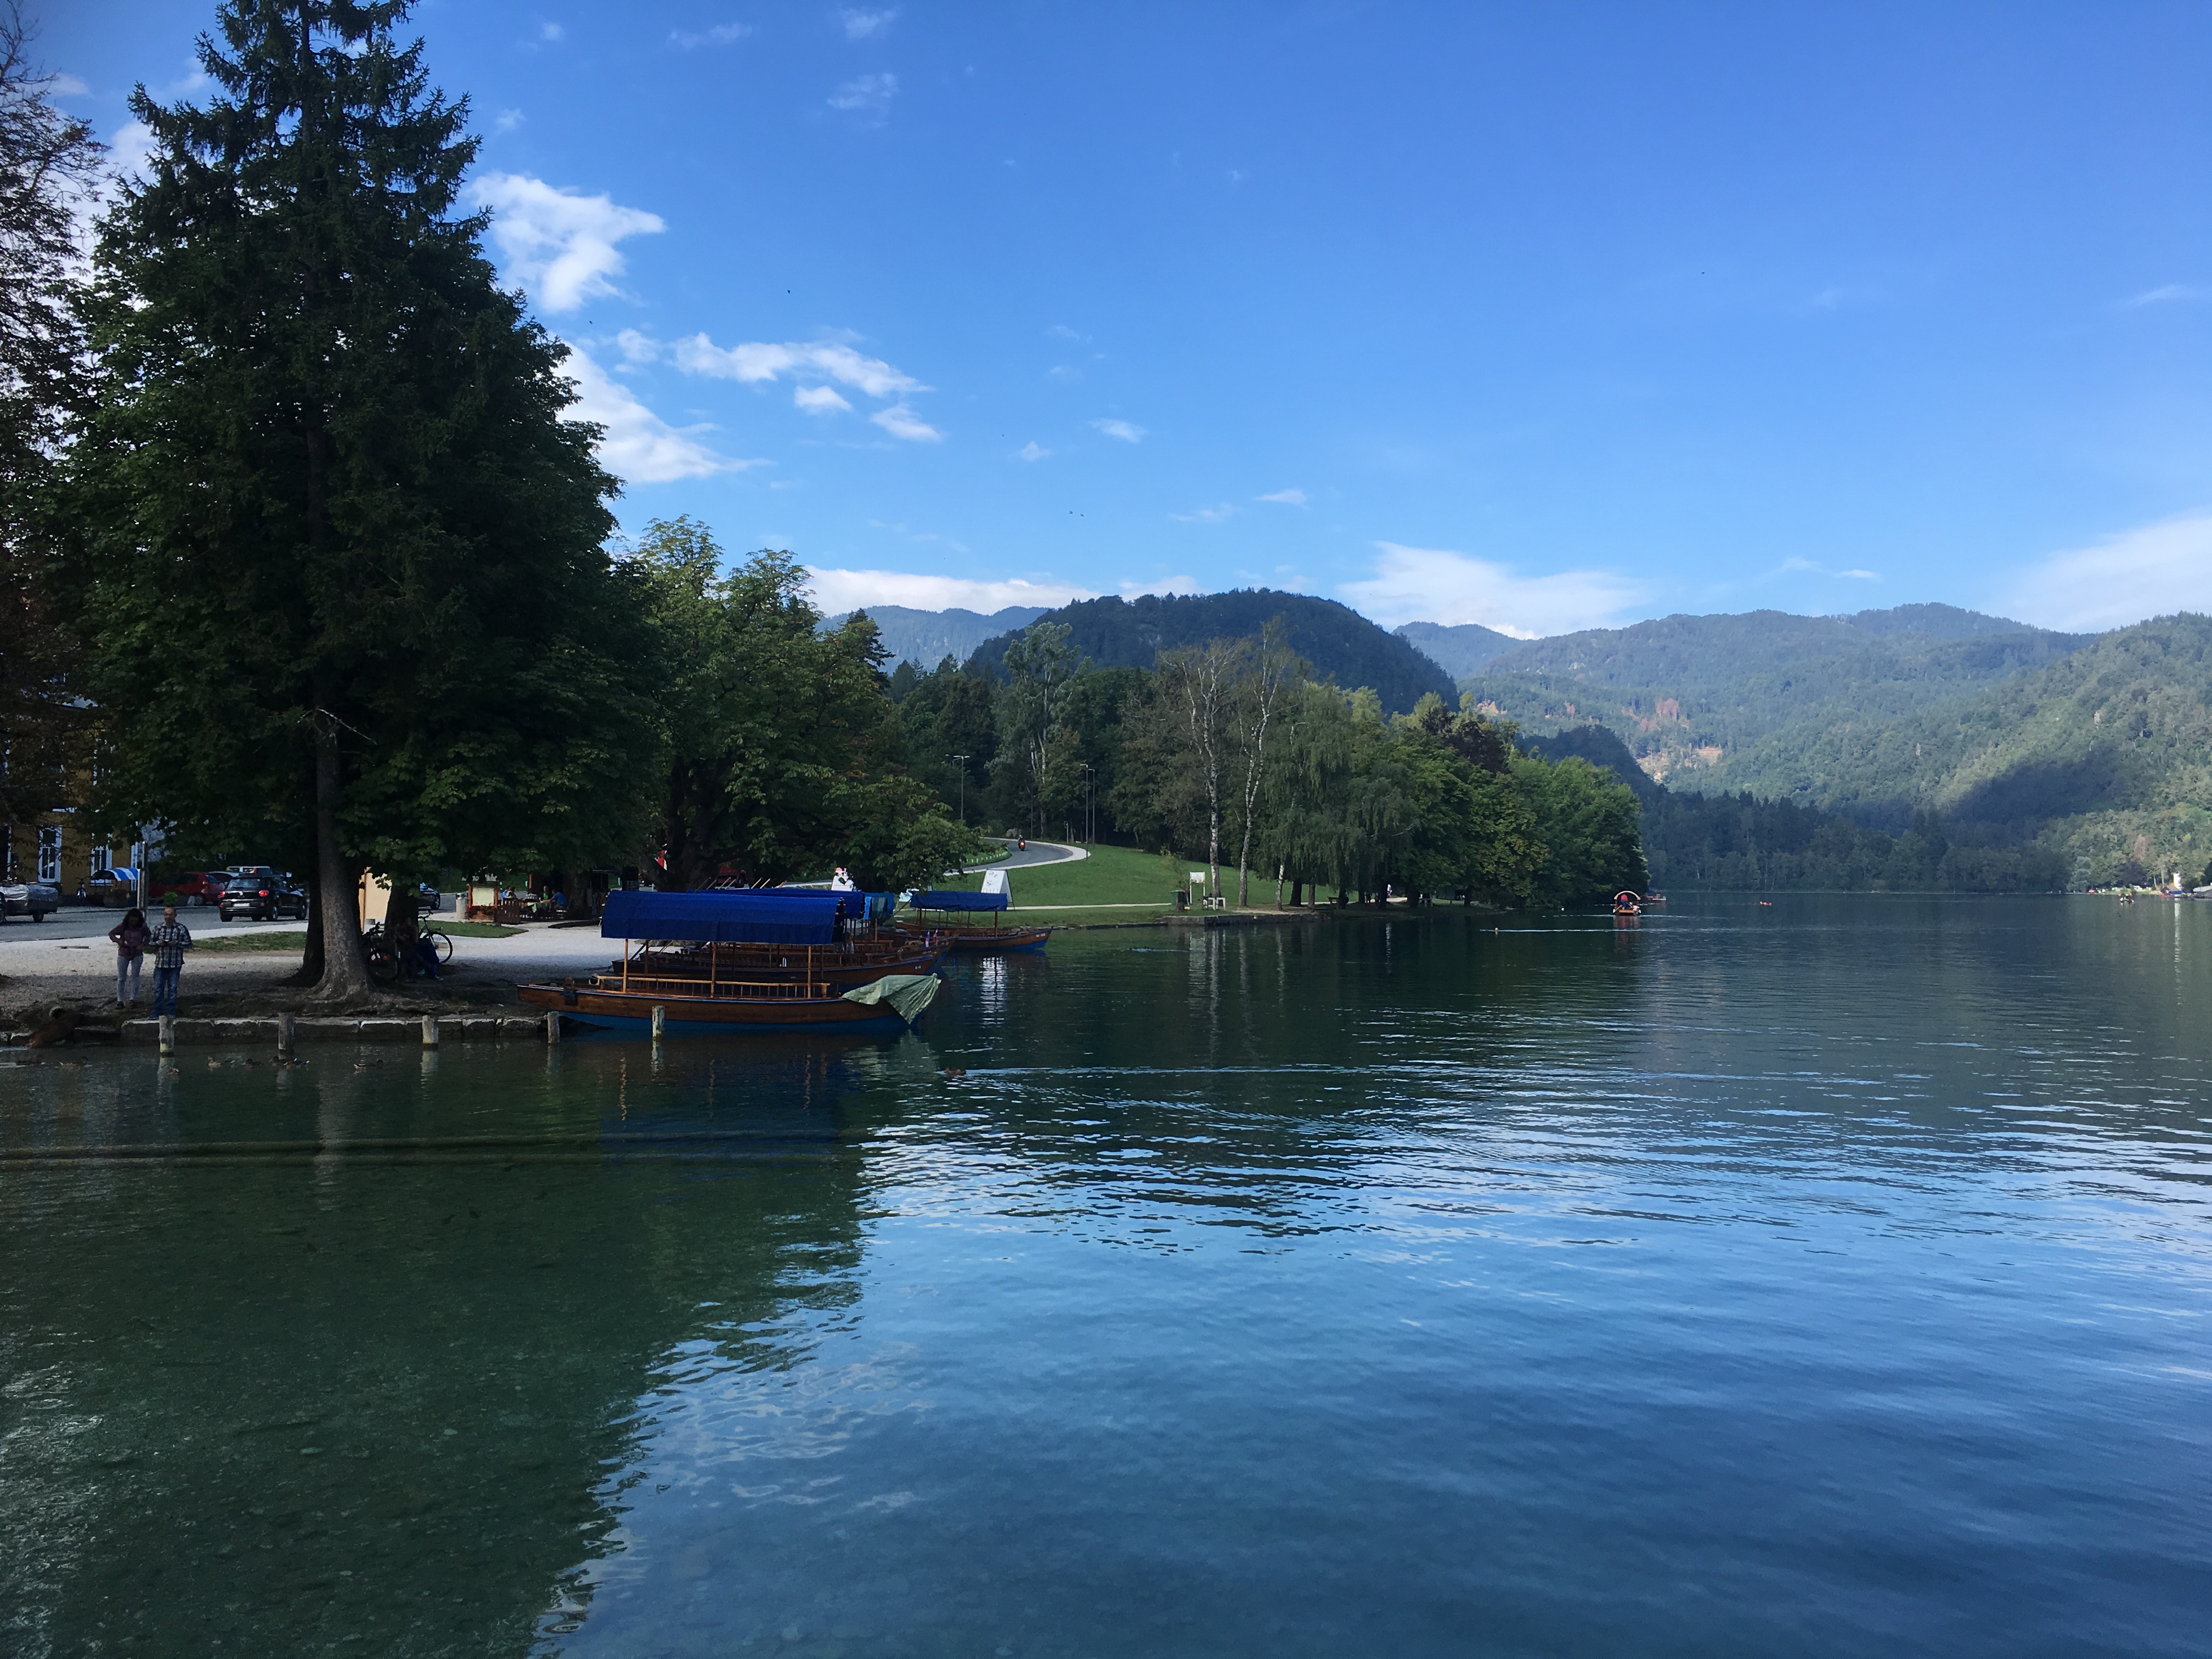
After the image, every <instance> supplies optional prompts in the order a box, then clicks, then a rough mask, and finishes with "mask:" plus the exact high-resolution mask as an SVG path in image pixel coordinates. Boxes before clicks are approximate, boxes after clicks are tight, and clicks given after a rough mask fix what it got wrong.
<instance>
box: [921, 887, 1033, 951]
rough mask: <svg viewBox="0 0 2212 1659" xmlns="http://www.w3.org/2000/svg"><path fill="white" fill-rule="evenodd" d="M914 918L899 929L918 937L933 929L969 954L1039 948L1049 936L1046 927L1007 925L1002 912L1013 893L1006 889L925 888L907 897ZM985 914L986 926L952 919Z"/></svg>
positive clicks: (952, 944)
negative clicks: (997, 891)
mask: <svg viewBox="0 0 2212 1659" xmlns="http://www.w3.org/2000/svg"><path fill="white" fill-rule="evenodd" d="M907 902H908V903H909V904H911V905H912V906H913V907H914V909H915V921H912V922H902V923H900V924H898V926H899V928H900V931H901V932H902V933H906V934H908V936H909V937H913V938H920V937H921V936H922V935H923V934H925V933H937V934H939V936H941V937H942V938H943V939H945V943H946V945H947V946H948V947H949V948H951V949H952V950H955V951H961V952H962V953H963V954H968V955H979V954H980V955H997V954H1002V953H1004V952H1006V951H1042V949H1044V942H1045V941H1046V940H1047V939H1050V938H1051V937H1052V929H1051V928H1049V927H1007V926H1006V922H1005V915H1006V909H1007V908H1008V907H1009V906H1010V905H1011V904H1012V897H1011V896H1009V895H1007V894H1005V893H966V892H957V891H952V890H946V889H944V888H933V889H926V890H923V891H921V892H918V893H915V895H914V896H912V897H911V898H909V899H908V901H907ZM973 915H989V916H990V918H991V923H990V925H989V926H988V927H982V926H979V925H977V924H975V923H974V922H965V923H963V922H960V921H953V920H951V918H952V917H955V916H973Z"/></svg>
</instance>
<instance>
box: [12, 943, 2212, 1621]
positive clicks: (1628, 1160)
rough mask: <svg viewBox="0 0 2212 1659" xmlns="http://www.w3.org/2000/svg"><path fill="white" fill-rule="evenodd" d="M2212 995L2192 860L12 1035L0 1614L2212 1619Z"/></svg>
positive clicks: (44, 1617) (213, 1617) (112, 1617)
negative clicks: (45, 1050) (2136, 868)
mask: <svg viewBox="0 0 2212 1659" xmlns="http://www.w3.org/2000/svg"><path fill="white" fill-rule="evenodd" d="M2208 1012H2212V907H2204V906H2184V907H2180V908H2179V913H2178V914H2177V913H2176V911H2174V910H2172V909H2170V908H2165V907H2156V906H2137V907H2135V908H2132V909H2128V910H2123V909H2120V908H2118V907H2112V906H2108V905H2106V904H2102V903H2100V902H2095V901H2089V900H2078V899H2077V900H2071V901H2063V902H2062V901H2048V902H2042V901H2020V902H1983V903H1972V902H1933V901H1917V900H1881V899H1857V900H1844V899H1791V900H1784V901H1782V902H1779V903H1778V905H1776V906H1775V907H1774V908H1757V907H1755V906H1753V905H1750V904H1748V903H1735V902H1723V901H1707V902H1703V903H1695V904H1686V905H1678V906H1677V907H1676V908H1675V909H1674V913H1673V914H1670V915H1660V916H1654V917H1650V918H1647V919H1646V920H1645V921H1644V923H1643V924H1642V925H1641V926H1640V927H1636V928H1634V929H1615V928H1614V927H1613V926H1612V925H1611V923H1610V921H1609V919H1607V920H1605V921H1598V922H1595V923H1592V922H1589V921H1554V922H1552V923H1531V922H1524V923H1522V924H1520V926H1519V927H1517V928H1516V927H1513V926H1511V925H1510V924H1509V925H1506V926H1505V927H1504V929H1503V931H1500V932H1499V933H1495V934H1493V933H1491V932H1490V931H1489V929H1488V927H1477V926H1475V925H1474V924H1473V923H1471V922H1470V921H1468V920H1466V919H1464V918H1461V917H1457V916H1437V917H1433V918H1430V919H1426V920H1424V921H1418V922H1406V921H1393V922H1389V923H1383V922H1381V921H1367V922H1352V923H1347V924H1344V925H1340V926H1333V925H1322V926H1319V927H1291V928H1285V929H1269V930H1265V931H1255V932H1251V933H1243V932H1237V933H1231V932H1226V931H1218V932H1212V933H1204V934H1200V935H1195V936H1184V935H1171V934H1165V933H1158V932H1133V933H1101V934H1091V935H1079V936H1067V937H1064V938H1063V939H1060V940H1057V941H1055V942H1054V945H1053V946H1052V949H1051V951H1050V953H1049V955H1048V957H1044V958H1042V959H1037V960H1030V961H1020V960H1017V961H1012V962H1006V963H983V964H978V965H974V966H969V967H963V969H961V970H960V972H959V975H958V976H957V983H956V985H955V987H953V990H952V991H951V994H949V995H948V996H947V997H945V998H943V999H940V1001H939V1006H938V1008H937V1010H936V1011H934V1012H933V1013H932V1015H931V1016H930V1017H929V1019H928V1021H927V1022H926V1024H925V1031H924V1034H923V1036H921V1037H919V1038H910V1039H907V1040H904V1041H902V1042H898V1043H896V1044H889V1045H854V1046H851V1047H842V1048H841V1047H834V1046H833V1047H829V1048H823V1047H822V1046H820V1045H811V1046H810V1045H806V1044H802V1043H797V1042H793V1043H789V1044H785V1043H775V1042H771V1043H768V1044H758V1043H756V1044H753V1045H735V1046H732V1045H710V1044H690V1045H687V1044H671V1045H670V1046H669V1048H668V1049H667V1050H666V1052H665V1054H664V1055H663V1056H662V1058H661V1059H660V1060H659V1062H658V1063H656V1062H655V1061H654V1060H653V1059H652V1057H651V1056H650V1054H649V1051H648V1050H647V1049H646V1048H644V1047H643V1046H641V1045H635V1044H619V1043H591V1042H586V1043H572V1044H570V1045H568V1046H567V1047H565V1048H563V1049H562V1050H561V1051H558V1052H556V1053H554V1054H546V1053H544V1052H542V1051H538V1050H535V1049H532V1048H526V1047H521V1046H517V1047H514V1048H501V1049H497V1050H486V1049H481V1048H478V1049H470V1048H449V1049H447V1050H446V1051H445V1052H444V1053H443V1054H441V1055H440V1056H438V1057H437V1058H435V1060H428V1061H422V1060H418V1058H417V1057H416V1056H415V1055H413V1054H403V1053H399V1052H397V1051H386V1052H375V1051H368V1052H364V1053H363V1054H360V1055H356V1054H350V1053H346V1054H341V1053H337V1052H331V1053H327V1054H326V1053H322V1052H316V1051H311V1058H312V1060H313V1064H312V1065H311V1066H308V1067H306V1068H302V1069H301V1070H299V1071H295V1072H284V1073H280V1072H277V1071H276V1070H275V1069H274V1068H272V1067H266V1066H263V1067H256V1068H252V1069H248V1068H246V1066H243V1065H242V1064H225V1065H222V1066H218V1067H216V1068H212V1069H210V1067H209V1066H207V1063H206V1060H207V1057H206V1056H205V1055H204V1054H193V1053H191V1051H187V1052H186V1054H185V1059H184V1061H183V1063H182V1064H180V1065H179V1066H178V1067H177V1068H176V1071H175V1073H174V1074H173V1075H161V1074H158V1073H157V1068H156V1067H155V1064H154V1062H152V1061H151V1060H148V1059H145V1058H143V1056H139V1055H136V1054H133V1055H128V1056H125V1055H117V1054H94V1055H90V1056H87V1057H85V1063H84V1064H82V1066H62V1065H59V1064H55V1063H48V1064H46V1065H43V1066H39V1067H37V1068H35V1069H33V1068H28V1067H25V1068H18V1069H15V1070H6V1071H0V1112H4V1117H0V1129H4V1144H5V1149H6V1152H8V1154H9V1163H7V1164H5V1165H4V1166H0V1237H4V1242H5V1248H6V1252H7V1260H8V1261H9V1264H10V1270H9V1274H8V1275H7V1280H8V1282H7V1284H6V1286H5V1289H4V1291H0V1296H4V1301H0V1339H4V1342H5V1345H6V1346H5V1348H4V1352H0V1360H4V1375H5V1386H6V1393H5V1395H4V1400H5V1410H6V1413H7V1418H6V1424H5V1433H6V1440H5V1442H4V1449H3V1450H0V1529H4V1544H5V1548H6V1558H7V1565H5V1566H4V1567H0V1575H4V1579H3V1580H0V1601H4V1603H5V1606H6V1607H7V1609H8V1611H7V1612H6V1613H5V1614H4V1615H0V1616H4V1617H5V1619H6V1620H9V1623H8V1624H7V1625H5V1626H0V1629H4V1630H5V1632H6V1634H7V1637H8V1644H9V1647H10V1650H21V1651H24V1652H27V1653H35V1652H41V1651H50V1652H54V1653H75V1652H80V1651H91V1650H115V1651H127V1650H131V1647H128V1646H125V1645H124V1638H135V1644H134V1645H135V1648H136V1650H141V1651H159V1650H173V1649H177V1648H179V1647H185V1646H191V1647H197V1646H200V1645H203V1644H205V1643H209V1642H212V1641H215V1640H218V1639H219V1640H221V1641H222V1644H223V1646H224V1648H225V1649H226V1650H234V1651H235V1650H246V1651H293V1650H308V1649H319V1648H322V1647H324V1646H325V1645H328V1644H341V1645H342V1647H343V1648H353V1649H355V1650H362V1651H374V1652H393V1653H444V1652H452V1653H463V1652H466V1653H480V1652H484V1651H509V1652H523V1651H528V1650H533V1649H534V1650H538V1651H541V1652H544V1653H553V1652H565V1653H573V1654H578V1655H632V1654H635V1655H647V1654H650V1655H656V1656H659V1655H690V1654H700V1655H705V1654H717V1655H720V1654H726V1653H730V1652H735V1651H767V1652H777V1653H794V1654H796V1653H808V1654H813V1653H819V1654H831V1653H836V1654H847V1655H862V1654H875V1653H884V1654H892V1653H916V1654H946V1655H951V1654H962V1655H966V1654H975V1653H1006V1654H1039V1655H1043V1654H1068V1655H1103V1654H1132V1655H1134V1654H1192V1655H1200V1654H1205V1655H1219V1654H1267V1655H1279V1654H1305V1653H1324V1652H1328V1653H1334V1652H1345V1651H1358V1652H1370V1653H1391V1654H1429V1653H1435V1654H1451V1655H1466V1654H1521V1653H1528V1654H1547V1655H1549V1654H1593V1655H1595V1654H1620V1653H1630V1652H1633V1653H1668V1654H1671V1653H1681V1654H1711V1653H1717V1652H1740V1653H1746V1654H1751V1653H1759V1654H1766V1653H1775V1652H1790V1653H1814V1654H1893V1653H1899V1652H1912V1653H1931V1654H1932V1653H1943V1654H1955V1653H1988V1654H2006V1655H2012V1654H2041V1653H2048V1654H2089V1653H2114V1654H2122V1653H2124V1654H2176V1655H2178V1654H2183V1653H2199V1652H2203V1651H2204V1650H2205V1638H2204V1636H2203V1632H2204V1631H2205V1630H2206V1629H2207V1628H2212V1591H2208V1584H2212V1577H2208V1575H2207V1574H2206V1573H2205V1571H2204V1567H2203V1563H2204V1561H2205V1560H2206V1559H2207V1558H2208V1556H2212V1520H2208V1512H2207V1500H2206V1494H2207V1492H2208V1490H2209V1489H2212V1488H2208V1482H2207V1477H2208V1475H2212V1349H2208V1345H2207V1341H2206V1338H2207V1313H2208V1309H2212V1297H2208V1285H2209V1284H2212V1275H2208V1271H2207V1268H2208V1243H2212V1235H2209V1234H2208V1231H2207V1221H2208V1206H2207V1201H2206V1198H2207V1194H2206V1187H2205V1177H2206V1174H2207V1170H2208V1159H2207V1144H2206V1133H2207V1129H2208V1125H2212V1111H2208V1106H2207V1091H2206V1082H2207V1078H2208V1073H2212V1066H2208V1057H2209V1056H2212V1042H2208V1040H2207V1037H2206V1034H2205V1024H2206V1020H2207V1017H2208ZM218 1058H220V1059H223V1060H243V1059H244V1058H246V1057H245V1056H242V1055H224V1056H218ZM358 1061H367V1062H368V1064H366V1065H365V1066H360V1068H359V1069H356V1063H357V1062H358ZM945 1066H954V1067H959V1068H963V1069H964V1071H965V1073H966V1075H965V1076H963V1077H960V1078H957V1079H946V1078H945V1077H944V1076H943V1075H941V1074H940V1073H941V1068H943V1067H945ZM71 1149H94V1150H96V1151H98V1152H100V1153H101V1154H102V1155H101V1156H99V1157H94V1158H53V1157H51V1156H49V1155H50V1154H53V1153H56V1152H67V1151H70V1150H71ZM121 1154H131V1155H128V1156H125V1155H121Z"/></svg>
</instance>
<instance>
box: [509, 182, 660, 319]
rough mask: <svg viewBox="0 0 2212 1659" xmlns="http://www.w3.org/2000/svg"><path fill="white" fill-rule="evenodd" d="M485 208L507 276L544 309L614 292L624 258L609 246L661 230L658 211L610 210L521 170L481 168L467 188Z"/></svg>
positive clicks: (607, 200)
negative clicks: (495, 170)
mask: <svg viewBox="0 0 2212 1659" xmlns="http://www.w3.org/2000/svg"><path fill="white" fill-rule="evenodd" d="M469 194H470V197H471V199H473V200H474V201H475V202H476V203H477V204H478V205H480V206H483V207H487V208H489V209H490V210H491V214H492V222H491V239H492V241H493V243H494V244H495V246H497V247H498V249H499V251H500V253H501V257H502V258H503V259H504V261H505V263H506V265H507V274H508V275H509V276H513V278H514V279H515V280H516V281H517V282H519V283H521V284H522V285H523V286H524V287H525V288H526V289H529V290H530V293H531V295H532V297H533V298H534V299H535V300H536V301H538V304H539V305H540V306H541V307H544V309H545V310H547V311H573V310H574V309H575V308H576V307H578V306H580V305H581V304H583V302H584V301H586V300H589V299H592V298H595V297H597V296H599V295H611V294H618V293H620V292H621V290H620V289H617V287H616V286H615V284H614V279H615V278H616V277H617V276H621V275H622V272H623V256H622V254H621V252H619V251H618V250H617V247H616V246H615V245H616V244H617V242H620V241H623V240H625V239H626V238H629V237H631V236H649V235H653V234H658V233H659V232H660V231H662V230H665V229H666V228H667V226H666V225H665V224H664V223H663V222H662V221H661V218H660V216H659V215H658V214H654V213H647V212H644V211H642V210H640V209H637V208H626V207H617V206H616V205H615V204H614V202H613V200H612V199H611V197H606V196H586V195H583V194H581V193H580V192H579V191H573V190H556V189H555V188H554V187H553V186H552V185H549V184H547V183H546V182H545V181H544V179H533V178H531V177H529V176H528V175H526V174H524V173H484V174H483V176H481V177H480V178H478V179H477V181H476V182H475V183H474V184H473V185H471V186H470V187H469Z"/></svg>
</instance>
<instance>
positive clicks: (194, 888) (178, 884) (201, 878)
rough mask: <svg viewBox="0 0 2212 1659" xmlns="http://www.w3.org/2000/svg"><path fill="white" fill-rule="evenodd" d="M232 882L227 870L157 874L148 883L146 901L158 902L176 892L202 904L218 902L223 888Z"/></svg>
mask: <svg viewBox="0 0 2212 1659" xmlns="http://www.w3.org/2000/svg"><path fill="white" fill-rule="evenodd" d="M229 884H230V872H228V871H227V870H180V871H179V872H177V873H176V874H174V875H164V876H155V878H152V879H151V880H149V882H148V883H147V884H146V902H148V903H149V904H158V903H160V902H161V901H162V900H163V899H165V898H167V897H168V896H169V895H170V894H172V893H174V894H175V895H176V896H178V897H179V898H180V899H195V898H196V899H197V900H198V901H199V902H201V903H202V904H218V903H220V902H222V890H223V889H224V888H225V887H227V886H228V885H229Z"/></svg>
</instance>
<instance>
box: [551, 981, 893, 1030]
mask: <svg viewBox="0 0 2212 1659" xmlns="http://www.w3.org/2000/svg"><path fill="white" fill-rule="evenodd" d="M521 994H522V1000H523V1001H524V1002H526V1003H527V1004H529V1005H530V1006H532V1007H533V1008H549V1009H551V1010H552V1011H554V1012H556V1013H558V1014H560V1015H561V1016H562V1018H565V1019H573V1020H574V1021H576V1022H577V1023H578V1024H583V1025H589V1026H592V1027H593V1028H594V1029H596V1030H603V1031H629V1032H636V1033H646V1032H649V1031H651V1030H652V1029H653V1010H654V1009H655V1008H659V1009H662V1010H664V1011H665V1012H664V1018H663V1021H662V1024H661V1031H662V1034H663V1035H664V1036H747V1035H752V1034H755V1033H757V1034H760V1035H763V1036H765V1035H768V1034H770V1033H777V1032H807V1031H818V1032H835V1033H839V1034H845V1033H858V1034H861V1035H872V1034H878V1033H880V1034H883V1035H886V1036H894V1035H896V1034H897V1033H898V1032H900V1031H903V1030H906V1028H907V1023H906V1021H905V1019H904V1018H902V1017H901V1016H900V1014H899V1012H898V1010H897V1009H896V1008H894V1007H892V1006H890V1004H889V1003H887V1002H884V1003H861V1002H848V1001H847V1000H845V999H844V998H843V997H842V996H828V997H824V996H812V997H781V996H758V997H751V996H749V997H695V996H684V995H682V994H674V993H671V992H667V991H609V990H601V989H597V988H595V987H591V986H586V985H574V986H571V985H526V986H523V987H521Z"/></svg>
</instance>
